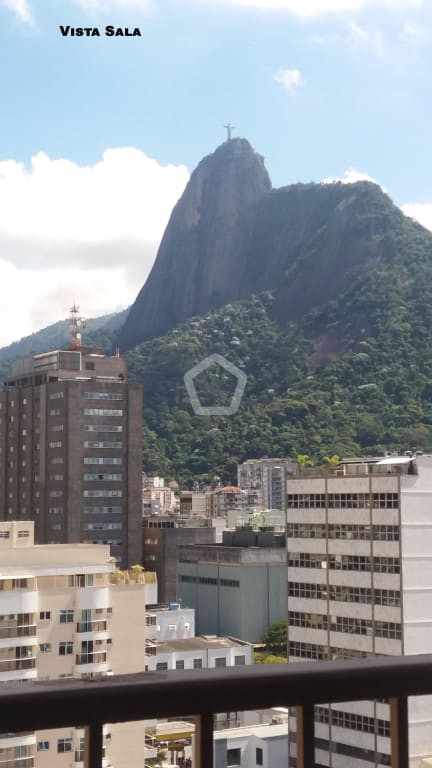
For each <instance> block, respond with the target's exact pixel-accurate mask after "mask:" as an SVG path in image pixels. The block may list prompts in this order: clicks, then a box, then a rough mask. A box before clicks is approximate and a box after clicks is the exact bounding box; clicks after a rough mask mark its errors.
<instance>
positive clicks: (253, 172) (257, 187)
mask: <svg viewBox="0 0 432 768" xmlns="http://www.w3.org/2000/svg"><path fill="white" fill-rule="evenodd" d="M270 190H271V182H270V178H269V175H268V173H267V171H266V169H265V167H264V161H263V158H262V157H261V156H260V155H258V154H257V153H256V152H254V150H253V149H252V147H251V145H250V144H249V142H248V141H246V139H239V138H235V139H231V140H230V141H226V142H225V143H224V144H222V145H221V146H220V147H218V148H217V149H216V151H215V152H214V153H213V154H211V155H209V156H208V157H205V158H204V159H203V160H202V161H201V162H200V164H199V165H198V167H197V168H196V170H195V171H194V172H193V174H192V176H191V178H190V181H189V183H188V185H187V187H186V189H185V191H184V193H183V195H182V197H181V198H180V200H179V201H178V203H177V205H176V206H175V208H174V210H173V212H172V214H171V218H170V221H169V223H168V226H167V229H166V231H165V234H164V236H163V239H162V242H161V245H160V248H159V251H158V254H157V257H156V261H155V264H154V266H153V269H152V271H151V273H150V275H149V277H148V279H147V281H146V283H145V285H144V287H143V288H142V290H141V291H140V293H139V294H138V296H137V298H136V300H135V303H134V304H133V305H132V307H131V310H130V312H129V315H128V318H127V321H126V323H125V325H124V326H123V329H122V330H121V332H120V336H119V344H120V347H121V348H122V349H130V348H131V347H133V346H135V345H136V344H138V343H139V342H141V341H144V340H146V339H150V338H153V337H155V336H158V335H161V334H163V333H165V332H166V331H167V330H168V329H170V328H173V327H174V326H176V325H177V324H178V323H180V322H181V321H182V320H184V319H186V318H188V317H191V316H193V315H200V314H203V313H205V312H208V311H209V310H212V309H216V308H218V307H221V306H223V305H224V304H226V303H227V302H229V301H232V300H234V299H238V298H241V297H242V296H245V295H247V294H246V288H245V286H244V285H243V281H242V277H243V272H244V269H243V263H242V259H241V258H240V257H239V254H240V252H241V251H242V250H243V247H244V240H245V234H246V235H247V233H248V232H249V231H250V230H251V226H252V218H253V211H254V208H255V206H256V205H257V203H258V202H259V201H260V200H262V198H263V197H264V196H266V195H267V194H268V193H269V192H270Z"/></svg>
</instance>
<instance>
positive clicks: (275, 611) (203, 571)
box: [177, 530, 287, 643]
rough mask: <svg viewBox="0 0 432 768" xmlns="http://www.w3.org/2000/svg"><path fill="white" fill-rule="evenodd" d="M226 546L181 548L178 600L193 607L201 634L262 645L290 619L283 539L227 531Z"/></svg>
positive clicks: (271, 534) (269, 534)
mask: <svg viewBox="0 0 432 768" xmlns="http://www.w3.org/2000/svg"><path fill="white" fill-rule="evenodd" d="M223 542H224V543H223V544H209V545H204V544H195V545H194V544H183V545H182V546H179V548H178V586H177V592H178V596H179V598H181V600H182V605H183V606H189V607H191V608H194V609H195V615H196V622H197V631H198V632H200V633H204V634H206V635H231V636H234V637H240V638H242V639H243V640H248V641H250V642H255V643H256V642H260V641H261V639H262V636H263V634H264V633H265V632H266V631H267V629H268V628H269V626H270V625H271V624H273V622H275V621H285V620H286V597H287V583H286V550H285V537H284V535H282V536H281V535H280V534H279V533H275V532H274V531H263V532H256V531H251V530H243V531H237V532H236V531H234V532H231V531H224V533H223Z"/></svg>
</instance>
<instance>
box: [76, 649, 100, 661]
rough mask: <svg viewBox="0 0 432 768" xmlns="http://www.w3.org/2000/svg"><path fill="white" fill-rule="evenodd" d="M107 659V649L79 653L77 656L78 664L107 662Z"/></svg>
mask: <svg viewBox="0 0 432 768" xmlns="http://www.w3.org/2000/svg"><path fill="white" fill-rule="evenodd" d="M106 660H107V654H106V651H95V652H92V653H77V655H76V657H75V661H76V664H105V663H106Z"/></svg>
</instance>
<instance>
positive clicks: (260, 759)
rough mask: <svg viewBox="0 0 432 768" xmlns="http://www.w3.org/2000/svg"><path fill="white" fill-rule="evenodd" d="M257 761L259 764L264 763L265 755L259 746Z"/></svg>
mask: <svg viewBox="0 0 432 768" xmlns="http://www.w3.org/2000/svg"><path fill="white" fill-rule="evenodd" d="M255 762H256V764H257V765H264V755H263V751H262V749H261V747H257V748H256V750H255Z"/></svg>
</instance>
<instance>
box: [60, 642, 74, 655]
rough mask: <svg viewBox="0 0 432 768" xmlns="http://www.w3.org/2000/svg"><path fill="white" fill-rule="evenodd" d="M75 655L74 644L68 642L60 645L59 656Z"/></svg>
mask: <svg viewBox="0 0 432 768" xmlns="http://www.w3.org/2000/svg"><path fill="white" fill-rule="evenodd" d="M72 653H73V642H72V641H69V640H67V641H66V642H61V643H59V656H70V655H71V654H72Z"/></svg>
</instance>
